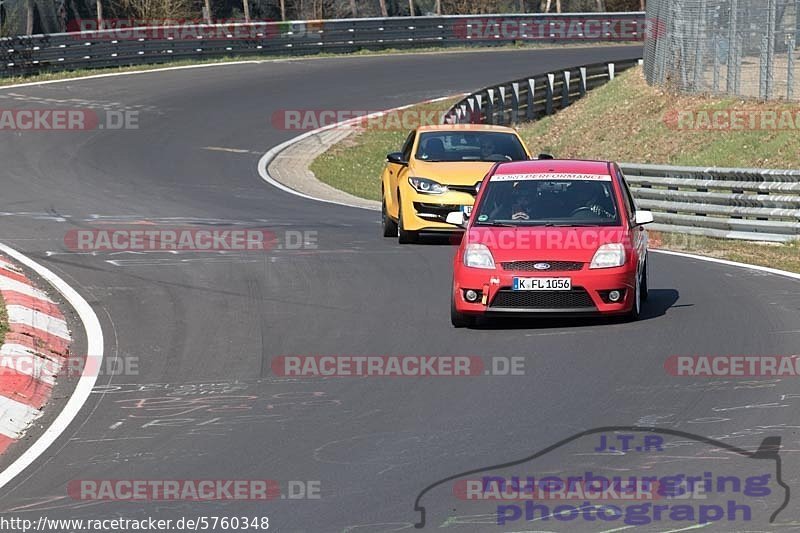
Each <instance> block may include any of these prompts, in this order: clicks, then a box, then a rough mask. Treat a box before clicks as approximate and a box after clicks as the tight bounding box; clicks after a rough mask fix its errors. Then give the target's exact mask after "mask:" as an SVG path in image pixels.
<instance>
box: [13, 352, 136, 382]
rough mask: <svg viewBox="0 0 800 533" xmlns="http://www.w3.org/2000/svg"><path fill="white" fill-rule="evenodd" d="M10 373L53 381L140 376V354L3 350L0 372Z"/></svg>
mask: <svg viewBox="0 0 800 533" xmlns="http://www.w3.org/2000/svg"><path fill="white" fill-rule="evenodd" d="M9 374H12V375H13V374H22V375H26V376H35V377H37V378H38V379H40V380H42V381H44V382H46V383H53V382H54V381H55V379H56V378H57V377H67V378H79V377H81V376H83V375H87V376H138V375H139V358H138V357H136V356H125V357H117V358H109V357H102V356H98V355H75V354H70V355H68V356H67V357H56V356H51V357H48V356H44V355H40V354H35V353H31V352H28V351H26V352H25V353H4V354H2V355H0V376H2V375H9Z"/></svg>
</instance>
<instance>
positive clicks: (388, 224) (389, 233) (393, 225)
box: [381, 198, 397, 237]
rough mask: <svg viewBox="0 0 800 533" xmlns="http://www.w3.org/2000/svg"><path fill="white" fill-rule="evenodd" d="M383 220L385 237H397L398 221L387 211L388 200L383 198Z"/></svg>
mask: <svg viewBox="0 0 800 533" xmlns="http://www.w3.org/2000/svg"><path fill="white" fill-rule="evenodd" d="M381 222H382V223H383V236H384V237H397V222H395V221H394V220H392V219H391V218H390V217H389V213H387V212H386V200H385V199H383V198H382V199H381Z"/></svg>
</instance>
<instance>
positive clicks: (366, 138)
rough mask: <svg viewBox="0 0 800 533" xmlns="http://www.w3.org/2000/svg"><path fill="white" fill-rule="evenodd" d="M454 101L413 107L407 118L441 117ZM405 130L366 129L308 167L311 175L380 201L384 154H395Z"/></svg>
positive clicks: (346, 190) (340, 187)
mask: <svg viewBox="0 0 800 533" xmlns="http://www.w3.org/2000/svg"><path fill="white" fill-rule="evenodd" d="M455 102H456V99H451V100H443V101H441V102H435V103H432V104H423V105H418V106H413V107H412V108H410V111H411V112H412V113H413V114H411V115H410V116H414V117H415V116H417V113H420V115H419V116H423V115H422V113H431V112H432V113H437V116H439V115H438V114H439V113H444V112H445V111H447V110H448V109H450V107H451V106H452V105H453V104H454V103H455ZM410 130H411V127H409V128H408V129H396V130H384V129H380V128H374V129H369V128H367V129H365V130H363V131H361V132H359V133H356V134H354V135H351V136H349V137H347V138H346V139H344V140H343V141H342V142H340V143H338V144H335V145H334V146H332V147H331V148H330V149H328V151H327V152H325V153H323V154H321V155H320V156H319V157H317V158H316V159H315V160H314V162H313V163H311V167H310V168H311V171H312V172H313V173H314V175H315V176H316V177H317V179H319V180H320V181H322V182H324V183H327V184H328V185H330V186H332V187H336V188H337V189H341V190H343V191H345V192H348V193H350V194H352V195H354V196H359V197H361V198H367V199H368V200H380V199H381V171H382V170H383V166H384V164H385V162H386V154H388V153H389V152H397V151H399V150H400V148H401V147H402V145H403V141H405V139H406V136H407V135H408V132H409V131H410Z"/></svg>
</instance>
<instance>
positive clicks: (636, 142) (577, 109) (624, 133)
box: [520, 68, 800, 168]
mask: <svg viewBox="0 0 800 533" xmlns="http://www.w3.org/2000/svg"><path fill="white" fill-rule="evenodd" d="M714 110H725V111H740V112H747V113H752V114H754V115H755V114H760V113H762V112H772V111H775V112H778V113H780V112H783V111H786V112H789V113H796V112H797V105H796V104H788V103H785V102H756V101H752V100H740V99H736V98H720V97H710V96H696V95H692V96H686V95H675V94H670V93H667V92H665V91H662V90H660V89H656V88H653V87H650V86H648V85H647V84H646V83H645V81H644V78H643V75H642V70H641V68H635V69H631V70H629V71H626V72H624V73H622V74H621V75H619V76H618V77H617V78H616V79H614V80H613V81H611V82H609V83H608V84H606V85H604V86H602V87H600V88H598V89H595V90H594V91H592V92H591V94H589V95H588V96H587V97H586V98H584V99H583V100H580V101H578V102H576V103H575V104H573V105H572V106H570V107H568V108H567V109H565V110H563V111H560V112H559V113H557V114H556V115H553V116H550V117H546V118H544V119H542V120H539V121H537V122H534V123H532V124H525V125H522V126H521V127H520V133H521V134H522V136H523V138H524V139H525V141H526V142H527V143H528V146H530V147H531V149H532V150H533V151H534V152H539V151H548V152H552V153H553V154H555V155H557V156H558V157H564V158H585V159H613V160H617V161H630V162H637V163H653V164H670V165H679V166H695V165H697V166H722V167H755V168H800V135H798V132H799V130H800V124H797V123H796V122H797V121H795V126H797V129H793V128H789V129H784V130H780V129H777V128H763V129H758V128H756V129H752V128H749V127H748V128H743V129H740V130H734V129H725V130H713V131H711V130H707V129H698V128H693V127H681V128H679V127H678V119H677V117H678V116H679V115H678V114H679V113H687V112H688V113H691V116H693V117H698V116H708V115H707V113H710V112H711V111H714Z"/></svg>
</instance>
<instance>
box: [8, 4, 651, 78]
mask: <svg viewBox="0 0 800 533" xmlns="http://www.w3.org/2000/svg"><path fill="white" fill-rule="evenodd" d="M609 20H612V21H617V22H618V23H619V24H621V25H625V27H626V28H628V33H626V35H635V36H637V37H639V38H643V37H644V34H645V30H646V23H645V18H644V13H643V12H634V13H569V14H560V15H553V14H547V15H533V14H503V15H479V16H471V15H461V16H433V17H413V18H410V17H390V18H363V19H340V20H319V21H295V22H255V23H250V24H227V25H185V26H167V27H163V26H156V27H147V28H119V29H112V30H95V31H87V32H75V33H56V34H47V35H33V36H18V37H10V38H2V39H0V77H8V76H15V75H26V74H32V73H37V72H43V71H57V70H75V69H84V68H101V67H110V66H126V65H139V64H149V63H163V62H167V61H175V60H180V59H202V58H215V57H225V56H247V55H280V56H285V55H307V54H316V53H320V52H336V53H342V52H355V51H358V50H362V49H371V50H381V49H388V48H398V49H399V48H419V47H448V46H464V45H478V46H492V45H495V46H496V45H499V44H507V43H509V42H515V41H524V42H528V43H535V42H542V43H549V42H569V41H571V40H572V41H579V42H598V41H618V40H619V36H617V35H613V34H610V33H607V32H606V33H602V32H601V33H600V34H596V35H595V34H591V35H590V34H588V33H587V34H585V35H584V34H582V33H581V32H582V28H583V27H584V25H585V24H588V23H590V22H592V23H596V22H598V21H609ZM537 25H538V26H537ZM595 26H597V24H593V25H592V27H595ZM530 27H537V28H545V29H547V28H551V27H552V28H553V30H552V31H540V32H539V33H536V34H527V33H520V31H519V28H530ZM598 27H599V26H598ZM509 28H514V31H515V32H516V33H514V32H511V31H508V29H509ZM565 28H567V29H568V30H565ZM587 28H588V26H587ZM631 28H632V29H631ZM569 30H573V31H569ZM565 36H566V37H565ZM570 36H574V37H575V38H574V39H572V38H571V37H570Z"/></svg>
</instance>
